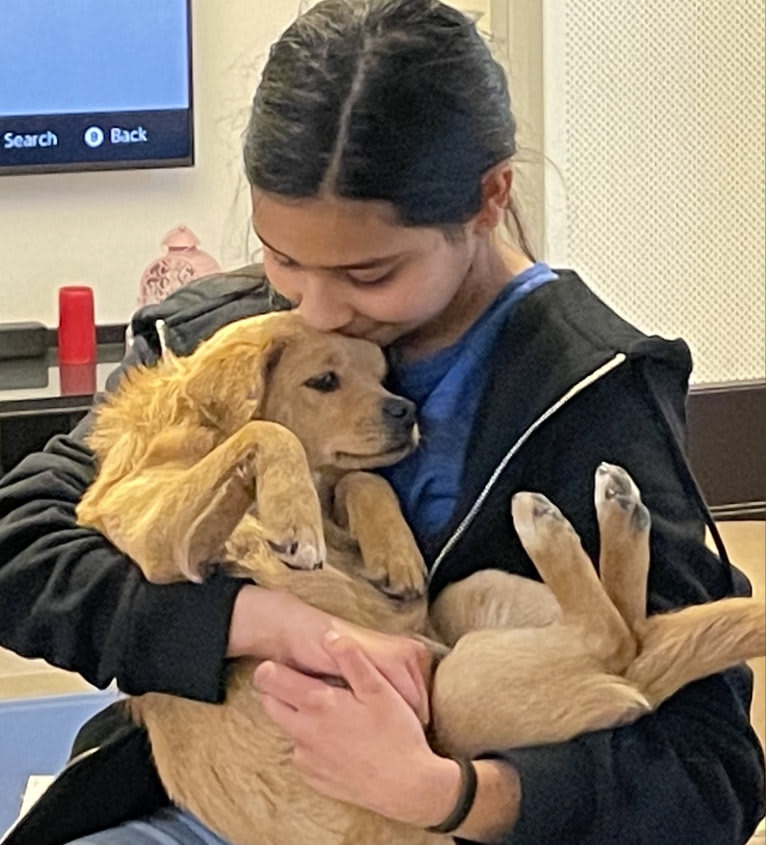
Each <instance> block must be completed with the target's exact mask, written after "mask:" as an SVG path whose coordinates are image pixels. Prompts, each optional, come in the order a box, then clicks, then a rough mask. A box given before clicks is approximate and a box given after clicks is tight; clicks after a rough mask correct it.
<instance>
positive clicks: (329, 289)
mask: <svg viewBox="0 0 766 845" xmlns="http://www.w3.org/2000/svg"><path fill="white" fill-rule="evenodd" d="M301 282H302V284H301V286H300V289H299V291H298V296H297V298H296V299H297V311H298V313H299V314H300V315H301V317H303V319H304V320H305V321H306V323H308V325H309V326H311V327H312V328H314V329H317V330H319V331H322V332H330V331H335V330H337V329H341V328H343V327H344V326H346V325H348V323H350V322H351V318H352V317H353V309H352V308H351V306H350V305H348V303H346V302H344V300H343V297H342V296H341V295H339V294H338V292H337V291H336V290H335V289H334V288H335V285H334V283H333V281H332V280H330V279H326V278H323V277H321V276H319V275H318V274H315V273H312V272H306V273H305V274H303V278H302V279H301Z"/></svg>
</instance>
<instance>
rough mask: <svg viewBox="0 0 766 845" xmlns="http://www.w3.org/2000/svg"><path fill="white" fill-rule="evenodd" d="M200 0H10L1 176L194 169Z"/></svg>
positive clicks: (1, 89) (3, 36)
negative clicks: (196, 9) (194, 30)
mask: <svg viewBox="0 0 766 845" xmlns="http://www.w3.org/2000/svg"><path fill="white" fill-rule="evenodd" d="M190 2H191V0H107V2H104V0H65V2H62V0H2V3H1V4H0V43H2V49H0V174H12V173H34V172H44V171H61V170H115V169H124V168H140V167H178V166H184V165H190V164H193V161H194V158H193V155H194V143H193V119H192V87H191V36H190V26H191V20H190V15H191V12H190Z"/></svg>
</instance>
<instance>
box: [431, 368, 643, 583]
mask: <svg viewBox="0 0 766 845" xmlns="http://www.w3.org/2000/svg"><path fill="white" fill-rule="evenodd" d="M626 360H627V356H626V355H625V353H623V352H618V353H617V354H616V355H615V356H614V357H613V358H612V359H611V360H609V361H607V362H606V363H605V364H602V365H601V366H600V367H599V368H598V369H596V370H594V371H593V372H592V373H590V374H588V375H587V376H585V378H583V379H581V380H580V381H578V382H577V383H576V384H575V385H573V386H572V387H570V388H569V390H568V391H567V392H566V393H565V394H564V395H563V396H561V397H560V398H559V399H557V400H556V401H555V402H554V403H553V404H552V405H551V406H550V407H549V408H548V409H547V410H546V411H544V412H543V413H542V414H541V415H540V416H539V417H538V418H537V419H536V420H535V421H534V422H533V423H532V424H531V425H530V426H529V427H528V428H527V429H526V430H525V431H524V433H523V434H522V435H521V436H520V437H519V438H518V440H517V441H516V442H515V443H514V444H513V446H511V448H510V449H509V450H508V451H507V452H506V454H505V457H504V458H503V459H502V461H500V463H499V464H498V465H497V467H496V468H495V471H494V472H493V473H492V475H491V476H490V477H489V480H488V481H487V483H486V484H485V485H484V489H483V490H482V491H481V493H479V495H478V497H477V499H476V501H475V502H474V503H473V505H472V507H471V509H470V510H469V511H468V513H467V514H466V515H465V516H464V517H463V519H462V521H461V522H460V524H459V525H458V526H457V528H456V529H455V531H454V532H453V533H452V535H451V536H450V538H449V539H448V540H447V542H446V543H445V544H444V546H442V549H441V551H440V552H439V554H438V555H437V557H436V560H435V561H434V564H433V566H432V567H431V571H430V572H429V574H428V581H429V583H430V582H431V581H432V580H433V577H434V575H435V574H436V571H437V569H438V568H439V567H440V566H441V565H442V563H443V562H444V560H445V558H446V557H447V555H448V554H449V553H450V552H451V551H452V549H453V548H454V547H455V545H456V544H457V543H458V541H459V540H460V538H461V537H462V536H463V534H465V532H466V531H467V530H468V527H469V526H470V525H471V523H472V522H473V521H474V519H476V516H477V514H478V513H479V511H480V510H481V507H482V505H483V504H484V502H485V501H486V500H487V497H488V496H489V494H490V492H491V490H492V488H493V487H494V486H495V484H496V482H497V480H498V478H500V475H501V474H502V473H503V470H505V468H506V467H507V466H508V464H509V463H510V461H511V460H512V458H513V457H514V456H515V455H516V454H517V452H518V451H519V449H521V447H522V446H523V445H524V444H525V443H526V442H527V440H529V438H530V437H531V436H532V435H533V434H534V433H535V432H536V431H537V429H538V428H540V426H541V425H542V424H543V423H545V422H546V421H547V420H548V419H549V418H550V417H552V416H553V415H554V414H555V413H556V412H557V411H558V410H559V409H560V408H562V407H563V406H564V405H566V404H567V402H569V401H570V400H571V399H573V398H574V397H575V396H577V395H578V394H580V393H582V392H583V390H586V389H587V388H588V387H590V386H591V385H592V384H594V383H595V382H597V381H598V380H599V379H601V378H603V377H604V376H605V375H607V373H610V372H611V371H612V370H614V369H615V368H616V367H619V366H620V365H621V364H623V363H624V362H625V361H626Z"/></svg>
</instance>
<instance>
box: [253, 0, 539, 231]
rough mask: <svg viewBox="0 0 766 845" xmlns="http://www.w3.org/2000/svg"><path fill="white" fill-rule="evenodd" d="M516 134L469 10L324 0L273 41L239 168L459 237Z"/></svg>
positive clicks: (274, 187)
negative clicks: (375, 203) (486, 178)
mask: <svg viewBox="0 0 766 845" xmlns="http://www.w3.org/2000/svg"><path fill="white" fill-rule="evenodd" d="M515 135H516V124H515V121H514V118H513V115H512V112H511V105H510V96H509V93H508V84H507V79H506V76H505V72H504V70H503V68H502V67H501V66H500V65H499V64H498V63H497V62H496V61H495V59H494V58H493V56H492V54H491V52H490V50H489V47H488V46H487V44H486V43H485V42H484V40H483V39H482V37H481V36H480V35H479V33H478V31H477V29H476V26H475V24H474V23H473V22H472V21H471V20H470V19H469V18H468V17H467V16H465V15H464V14H463V13H462V12H460V11H458V10H457V9H454V8H452V7H450V6H447V5H446V4H444V3H441V2H438V0H323V2H320V3H318V4H317V5H315V6H314V7H312V8H311V9H309V10H308V11H307V12H305V13H304V14H303V15H301V16H300V17H299V18H297V20H296V21H295V22H294V23H293V24H292V25H291V26H290V27H289V28H288V29H287V30H286V31H285V33H284V34H283V35H282V37H281V38H280V39H279V40H278V41H277V42H276V43H275V44H274V45H273V47H272V48H271V51H270V54H269V58H268V61H267V63H266V66H265V68H264V71H263V75H262V78H261V82H260V84H259V86H258V89H257V91H256V93H255V97H254V100H253V108H252V112H251V116H250V122H249V126H248V129H247V132H246V137H245V145H244V158H245V169H246V173H247V177H248V180H249V181H250V183H251V184H252V185H254V186H256V187H258V188H260V189H262V190H264V191H267V192H270V193H273V194H276V195H279V196H282V197H285V198H295V199H300V198H308V197H317V196H322V195H332V196H338V197H343V198H347V199H359V200H382V201H385V202H388V203H390V204H391V205H392V206H393V208H394V209H395V211H396V214H397V217H398V219H399V221H400V222H401V223H402V224H403V225H407V226H433V227H437V228H440V229H441V230H442V231H443V233H444V235H445V237H446V238H447V239H448V240H453V241H454V240H458V239H459V238H461V237H462V236H463V234H464V230H463V226H464V224H465V223H466V222H467V221H468V220H470V219H471V217H473V216H474V215H475V214H476V213H477V212H478V211H479V210H480V208H481V204H482V177H483V175H484V174H485V173H486V172H487V171H488V170H489V169H490V168H491V167H493V166H495V165H497V164H499V163H500V162H502V161H505V160H508V159H510V158H511V157H512V156H513V154H514V153H515V152H516V141H515ZM519 229H520V227H519ZM522 240H524V239H523V235H522Z"/></svg>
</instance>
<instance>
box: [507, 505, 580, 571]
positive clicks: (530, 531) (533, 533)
mask: <svg viewBox="0 0 766 845" xmlns="http://www.w3.org/2000/svg"><path fill="white" fill-rule="evenodd" d="M511 514H512V515H513V524H514V526H515V528H516V532H517V533H518V535H519V538H520V540H521V542H522V545H523V546H524V548H525V549H526V550H527V553H528V554H529V555H530V556H531V557H532V558H533V559H534V557H535V554H536V553H538V552H539V551H542V550H549V549H555V548H561V549H562V550H563V549H566V548H568V547H569V545H570V544H571V543H573V542H577V543H579V539H578V538H577V535H576V534H575V532H574V529H573V528H572V526H571V525H570V523H569V521H568V520H567V519H566V517H565V516H564V515H563V514H562V513H561V511H560V510H559V509H558V508H557V507H556V505H554V504H553V502H551V501H550V499H548V498H547V497H545V496H543V494H542V493H527V492H523V493H516V494H514V496H513V497H512V498H511Z"/></svg>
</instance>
